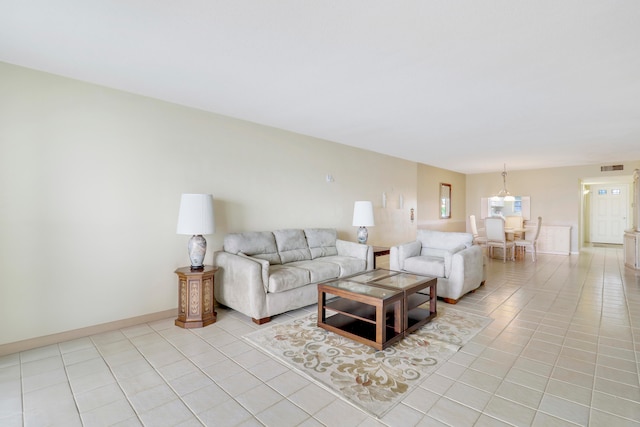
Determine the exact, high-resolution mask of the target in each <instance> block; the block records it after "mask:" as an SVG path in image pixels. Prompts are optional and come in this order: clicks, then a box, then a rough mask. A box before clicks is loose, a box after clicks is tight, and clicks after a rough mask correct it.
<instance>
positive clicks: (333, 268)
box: [287, 259, 340, 283]
mask: <svg viewBox="0 0 640 427" xmlns="http://www.w3.org/2000/svg"><path fill="white" fill-rule="evenodd" d="M287 266H292V267H296V268H302V269H305V270H308V271H309V275H310V278H311V283H314V282H322V281H324V280H329V279H336V278H338V277H339V276H340V266H339V265H338V264H334V263H332V262H324V259H323V260H320V261H318V260H315V261H295V262H291V263H289V264H287Z"/></svg>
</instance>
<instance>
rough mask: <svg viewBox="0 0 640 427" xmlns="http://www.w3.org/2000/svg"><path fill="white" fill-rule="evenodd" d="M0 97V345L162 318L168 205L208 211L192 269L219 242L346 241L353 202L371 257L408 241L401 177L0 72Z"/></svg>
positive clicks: (278, 133)
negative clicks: (331, 237)
mask: <svg viewBox="0 0 640 427" xmlns="http://www.w3.org/2000/svg"><path fill="white" fill-rule="evenodd" d="M0 93H1V94H2V95H1V96H0V194H1V195H2V196H1V201H0V203H1V204H2V206H1V209H0V324H1V325H2V328H0V344H3V343H10V342H15V341H19V340H25V339H29V338H33V337H39V336H45V335H49V334H54V333H59V332H63V331H68V330H73V329H77V328H83V327H86V326H91V325H96V324H101V323H105V322H111V321H115V320H119V319H126V318H130V317H135V316H140V315H145V314H148V313H155V312H160V311H164V310H168V309H172V308H175V307H176V306H177V298H176V292H177V290H176V277H175V275H174V273H173V271H174V270H175V269H176V268H177V267H179V266H183V265H187V264H188V258H187V253H186V245H187V240H188V236H178V235H176V234H175V228H176V219H177V212H178V204H179V199H180V194H181V193H183V192H196V193H199V192H202V193H211V194H213V196H214V199H215V214H216V228H217V229H216V233H215V234H214V235H212V236H208V237H207V240H208V246H209V250H208V252H207V259H206V262H207V263H211V262H212V254H213V251H214V250H216V249H219V248H221V246H222V239H223V237H224V235H225V234H226V233H228V232H233V231H246V230H272V229H278V228H289V227H335V228H337V229H338V231H339V235H340V237H341V238H344V239H349V240H355V235H356V229H355V227H352V226H351V219H352V214H353V202H354V201H355V200H372V201H373V202H374V206H375V208H376V209H375V218H376V225H375V227H371V228H370V229H369V232H370V234H369V235H370V237H369V241H370V243H372V244H383V245H390V244H394V243H399V242H404V241H408V240H412V239H414V238H415V229H416V226H417V223H416V222H415V221H414V222H413V223H412V222H411V221H410V218H409V209H410V208H411V207H416V206H417V183H416V176H417V169H418V165H417V164H416V163H414V162H409V161H405V160H400V159H397V158H393V157H389V156H384V155H380V154H376V153H373V152H369V151H364V150H360V149H355V148H351V147H347V146H344V145H340V144H336V143H332V142H328V141H323V140H318V139H314V138H310V137H306V136H302V135H298V134H294V133H290V132H286V131H282V130H278V129H274V128H269V127H265V126H260V125H256V124H252V123H248V122H244V121H241V120H235V119H230V118H226V117H222V116H219V115H216V114H211V113H206V112H202V111H198V110H194V109H190V108H185V107H181V106H178V105H174V104H169V103H165V102H160V101H157V100H153V99H149V98H145V97H141V96H136V95H132V94H128V93H124V92H119V91H116V90H111V89H107V88H104V87H99V86H95V85H91V84H86V83H82V82H79V81H75V80H70V79H66V78H61V77H58V76H54V75H51V74H45V73H40V72H36V71H31V70H27V69H24V68H20V67H15V66H12V65H8V64H2V63H0ZM327 174H331V175H333V177H334V182H331V183H328V182H326V175H327ZM382 192H387V193H388V194H389V195H390V197H389V203H388V205H387V208H382V207H381V203H382V200H381V199H382ZM400 194H402V195H403V197H404V208H403V209H400V208H399V206H398V205H397V199H398V196H399V195H400ZM392 195H395V197H396V198H395V199H393V198H392V197H391V196H392ZM454 206H455V205H454ZM417 213H418V212H416V214H417Z"/></svg>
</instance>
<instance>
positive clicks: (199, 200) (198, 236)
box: [177, 194, 216, 271]
mask: <svg viewBox="0 0 640 427" xmlns="http://www.w3.org/2000/svg"><path fill="white" fill-rule="evenodd" d="M215 230H216V227H215V222H214V216H213V196H211V194H183V195H182V197H181V199H180V212H179V213H178V228H177V234H186V235H191V238H190V239H189V244H188V248H189V259H190V260H191V270H194V271H197V270H203V269H204V264H203V262H204V254H205V253H206V252H207V241H206V240H205V238H204V237H203V236H202V235H203V234H213V233H214V232H215Z"/></svg>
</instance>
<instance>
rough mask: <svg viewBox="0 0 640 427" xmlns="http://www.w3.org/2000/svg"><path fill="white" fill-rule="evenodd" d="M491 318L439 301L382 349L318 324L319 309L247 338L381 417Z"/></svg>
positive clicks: (352, 402)
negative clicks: (428, 317) (419, 323)
mask: <svg viewBox="0 0 640 427" xmlns="http://www.w3.org/2000/svg"><path fill="white" fill-rule="evenodd" d="M491 321H492V319H490V318H488V317H482V316H478V315H474V314H470V313H465V312H464V311H462V310H456V309H452V308H449V307H447V306H442V305H440V306H439V307H438V316H437V317H436V318H435V319H433V320H432V321H431V322H430V323H428V324H426V325H424V326H423V327H422V328H420V329H418V330H417V331H415V332H413V333H412V334H410V335H408V336H407V337H405V338H404V339H403V340H401V341H399V342H398V343H396V344H394V345H392V346H390V347H388V348H386V349H385V350H381V351H378V350H376V349H374V348H372V347H369V346H366V345H364V344H359V343H357V342H354V341H352V340H350V339H348V338H344V337H341V336H339V335H337V334H334V333H332V332H329V331H326V330H324V329H322V328H319V327H318V326H317V315H316V314H310V315H306V316H303V317H301V318H299V319H294V320H291V321H289V322H285V323H280V324H274V325H272V326H269V327H267V328H264V329H260V330H259V331H256V332H251V333H250V334H248V335H245V336H244V338H245V339H246V340H247V341H248V342H249V343H251V344H252V345H254V346H255V347H257V348H258V349H260V350H262V351H264V352H266V353H267V354H269V355H271V356H273V357H275V358H276V359H278V360H280V361H281V362H283V363H284V364H285V365H287V366H289V367H290V368H292V369H295V370H297V371H298V372H301V373H302V374H304V375H306V376H307V377H309V378H310V379H312V380H315V381H316V382H317V383H319V384H320V385H322V386H324V387H325V388H326V389H328V390H330V391H332V392H333V393H335V394H336V395H338V396H339V397H341V398H343V399H345V400H347V401H348V402H350V403H351V404H353V405H355V406H356V407H359V408H360V409H362V410H364V411H366V412H368V413H370V414H372V415H374V416H376V417H378V418H381V417H382V416H383V415H384V414H385V413H386V412H388V411H389V410H390V409H391V408H393V407H394V406H395V405H396V404H398V403H399V402H400V401H401V400H402V399H403V398H404V397H406V396H407V395H408V393H409V392H410V391H411V390H413V389H414V388H415V387H417V386H418V385H419V384H420V383H421V382H422V381H423V380H424V379H425V378H426V377H427V376H428V375H429V374H430V373H432V372H433V371H434V370H435V369H436V368H437V367H438V366H439V365H440V364H442V363H443V362H444V361H446V360H447V359H449V358H450V357H451V356H452V355H454V354H455V353H456V352H457V351H458V350H460V348H462V346H463V345H464V344H465V343H467V342H469V340H471V339H472V338H473V337H474V336H475V335H476V334H477V333H478V332H480V331H481V330H482V329H484V328H485V327H486V326H487V325H488V324H489V323H491Z"/></svg>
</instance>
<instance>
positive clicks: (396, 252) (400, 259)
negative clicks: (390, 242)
mask: <svg viewBox="0 0 640 427" xmlns="http://www.w3.org/2000/svg"><path fill="white" fill-rule="evenodd" d="M421 249H422V244H421V243H420V242H419V241H417V240H416V241H415V242H409V243H403V244H401V245H397V246H392V247H391V250H390V253H389V268H390V269H391V270H395V271H402V270H404V260H406V259H407V258H411V257H414V256H420V250H421Z"/></svg>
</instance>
